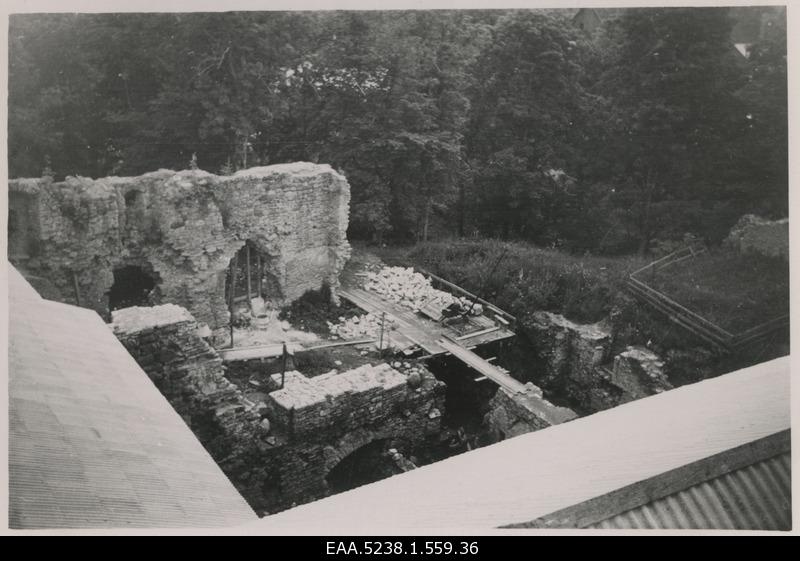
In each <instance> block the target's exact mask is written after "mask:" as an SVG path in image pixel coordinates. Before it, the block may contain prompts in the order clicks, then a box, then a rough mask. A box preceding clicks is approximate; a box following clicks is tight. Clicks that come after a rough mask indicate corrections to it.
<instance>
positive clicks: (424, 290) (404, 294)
mask: <svg viewBox="0 0 800 561" xmlns="http://www.w3.org/2000/svg"><path fill="white" fill-rule="evenodd" d="M365 288H366V289H367V290H369V291H371V292H374V293H376V294H379V295H381V296H383V297H384V298H386V299H387V300H390V301H392V302H394V303H396V304H399V305H401V306H403V307H405V308H408V309H410V310H413V311H415V312H418V311H419V310H420V308H423V307H425V306H432V307H435V308H439V309H443V308H446V307H447V306H449V305H450V304H452V303H454V302H458V303H460V304H461V305H462V307H465V308H469V307H470V305H471V304H472V302H471V301H470V300H469V299H467V298H459V297H457V296H453V295H452V294H450V293H448V292H443V291H441V290H437V289H435V288H433V286H431V281H430V280H429V279H427V278H426V277H424V276H423V275H421V274H420V273H417V272H416V271H414V269H412V268H410V267H409V268H405V267H384V268H383V269H381V270H380V271H378V272H370V273H367V281H366V285H365ZM477 308H478V304H476V305H475V307H474V308H473V310H472V313H473V314H475V315H478V314H479V312H478V311H477ZM481 311H482V310H481Z"/></svg>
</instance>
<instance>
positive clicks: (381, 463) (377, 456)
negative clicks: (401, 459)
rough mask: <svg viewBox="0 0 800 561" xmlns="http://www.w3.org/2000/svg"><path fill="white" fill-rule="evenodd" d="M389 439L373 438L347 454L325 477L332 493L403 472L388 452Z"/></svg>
mask: <svg viewBox="0 0 800 561" xmlns="http://www.w3.org/2000/svg"><path fill="white" fill-rule="evenodd" d="M389 448H390V441H389V440H388V439H380V440H373V441H372V442H370V443H369V444H366V445H364V446H361V447H360V448H357V449H356V450H354V451H353V452H352V453H350V454H349V455H347V456H345V457H344V458H343V459H342V460H341V461H340V462H339V463H338V464H336V465H335V466H334V467H333V469H331V470H330V472H328V475H327V477H326V478H325V480H326V482H327V483H328V487H329V488H330V490H331V492H332V493H341V492H343V491H347V490H349V489H354V488H356V487H360V486H362V485H367V484H369V483H374V482H375V481H379V480H381V479H385V478H387V477H391V476H392V475H395V474H398V473H401V471H402V470H400V469H399V468H398V467H397V465H395V463H394V462H393V461H392V458H391V455H390V454H389V453H388V450H389Z"/></svg>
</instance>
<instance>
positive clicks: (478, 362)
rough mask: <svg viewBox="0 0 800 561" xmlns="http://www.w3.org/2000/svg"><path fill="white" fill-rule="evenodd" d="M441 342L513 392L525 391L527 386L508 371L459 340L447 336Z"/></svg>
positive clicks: (448, 350)
mask: <svg viewBox="0 0 800 561" xmlns="http://www.w3.org/2000/svg"><path fill="white" fill-rule="evenodd" d="M445 337H446V336H445ZM439 344H440V345H441V346H442V347H444V348H445V350H447V352H449V353H450V354H452V355H453V356H454V357H456V358H458V359H459V360H461V361H463V362H464V363H465V364H467V365H468V366H469V367H471V368H474V369H475V370H477V371H478V372H480V373H481V374H483V375H484V376H486V377H487V378H489V379H490V380H492V381H493V382H495V383H496V384H498V385H499V386H501V387H503V388H505V389H507V390H508V391H510V392H512V393H525V386H524V385H523V384H522V383H520V382H518V381H517V380H515V379H514V378H512V377H511V376H510V375H509V374H508V372H506V371H505V370H501V369H500V368H498V367H497V366H495V365H494V364H492V363H491V362H489V361H488V360H485V359H483V358H481V357H479V356H478V355H476V354H475V353H473V352H472V351H470V350H469V349H465V348H464V347H462V346H461V345H459V344H458V343H457V342H455V341H453V340H449V339H447V338H442V339H440V340H439Z"/></svg>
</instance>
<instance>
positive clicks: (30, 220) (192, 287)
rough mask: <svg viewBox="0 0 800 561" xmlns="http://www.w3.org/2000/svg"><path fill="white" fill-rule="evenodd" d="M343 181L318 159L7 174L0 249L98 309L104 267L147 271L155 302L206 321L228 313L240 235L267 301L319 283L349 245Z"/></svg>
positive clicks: (333, 276) (333, 273)
mask: <svg viewBox="0 0 800 561" xmlns="http://www.w3.org/2000/svg"><path fill="white" fill-rule="evenodd" d="M349 201H350V188H349V186H348V184H347V181H346V180H345V178H344V177H343V176H341V175H340V174H338V173H337V172H335V171H334V170H333V169H331V168H330V166H327V165H317V164H310V163H303V162H299V163H294V164H280V165H275V166H268V167H261V168H252V169H248V170H242V171H240V172H237V173H236V174H235V175H232V176H225V177H220V176H216V175H213V174H210V173H206V172H204V171H200V170H187V171H180V172H174V171H167V170H161V171H157V172H153V173H148V174H146V175H142V176H139V177H108V178H103V179H95V180H93V179H87V178H76V177H69V178H67V180H66V181H63V182H59V183H53V182H52V180H51V179H49V178H43V179H13V180H11V181H9V218H10V220H9V250H10V251H9V258H10V260H11V261H12V263H14V264H15V265H18V267H19V269H20V270H21V271H23V273H24V274H26V275H27V276H29V277H30V278H31V279H32V280H33V281H34V282H35V283H36V286H37V288H39V289H40V290H44V291H45V292H47V294H48V296H49V297H55V299H58V300H60V301H62V302H67V303H70V304H72V303H75V302H76V297H75V291H76V290H75V287H76V285H77V291H78V293H79V296H80V304H81V305H82V306H85V307H89V308H93V309H95V310H96V311H97V312H98V313H100V314H101V315H103V316H107V314H108V311H109V310H108V307H109V306H108V292H109V289H110V288H111V286H112V284H113V282H114V274H113V272H114V270H115V269H117V268H120V267H123V266H138V267H141V268H142V269H143V270H144V271H146V272H147V273H149V274H151V276H153V277H154V278H155V280H156V283H157V287H158V290H159V292H160V302H161V303H164V302H171V303H175V304H179V305H181V306H183V307H185V308H187V309H189V310H190V311H191V312H192V314H193V315H194V317H195V318H197V319H198V320H199V321H201V322H205V323H208V324H209V325H210V326H211V327H212V328H216V327H220V326H223V325H225V324H227V322H228V311H227V304H226V301H225V279H226V273H227V269H228V265H229V263H230V261H231V259H232V258H233V257H234V255H236V253H237V251H239V250H240V249H241V248H242V247H243V246H244V245H245V242H246V241H250V242H251V244H252V247H253V248H254V249H255V251H257V252H258V253H259V254H261V255H262V257H263V263H264V264H265V267H266V273H267V275H268V278H269V279H273V281H271V284H273V285H274V286H275V293H274V294H272V295H271V298H273V299H276V300H281V299H285V300H293V299H295V298H297V297H299V296H300V295H302V294H303V293H304V292H305V291H307V290H310V289H317V288H319V287H320V286H321V285H322V284H323V283H328V284H329V285H330V286H331V287H332V288H333V290H334V294H335V290H336V288H337V287H338V276H339V273H340V272H341V270H342V268H343V267H344V265H345V263H346V261H347V259H349V256H350V246H349V245H348V242H347V238H346V231H347V224H348V213H349Z"/></svg>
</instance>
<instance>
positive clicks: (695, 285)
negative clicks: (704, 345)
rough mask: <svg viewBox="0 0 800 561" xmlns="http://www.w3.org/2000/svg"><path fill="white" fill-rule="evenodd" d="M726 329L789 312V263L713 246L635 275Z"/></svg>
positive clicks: (742, 328) (733, 330)
mask: <svg viewBox="0 0 800 561" xmlns="http://www.w3.org/2000/svg"><path fill="white" fill-rule="evenodd" d="M641 280H642V281H643V282H646V283H647V284H649V285H650V286H652V287H653V288H655V289H656V290H659V291H661V292H663V293H664V294H666V295H667V296H669V297H670V298H672V299H674V300H675V301H676V302H678V303H679V304H681V305H683V306H685V307H687V308H689V309H690V310H692V311H694V312H696V313H698V314H700V315H701V316H703V317H705V318H706V319H708V320H710V321H712V322H714V323H715V324H717V325H719V326H720V327H722V328H723V329H726V330H728V331H730V332H731V333H734V334H735V333H741V332H742V331H745V330H747V329H749V328H751V327H755V326H756V325H759V324H761V323H763V322H765V321H769V320H771V319H775V318H777V317H780V316H782V315H786V314H788V313H789V264H788V263H786V262H785V261H783V260H782V259H779V258H770V257H763V256H760V255H741V254H739V253H737V252H734V251H730V250H717V251H714V252H712V253H710V254H704V255H700V256H698V257H697V258H695V259H689V260H686V261H682V262H681V263H678V264H676V265H673V266H670V267H667V268H665V269H663V270H662V271H659V272H658V273H657V274H656V275H655V277H654V278H653V277H648V276H647V275H645V276H643V277H642V278H641Z"/></svg>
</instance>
